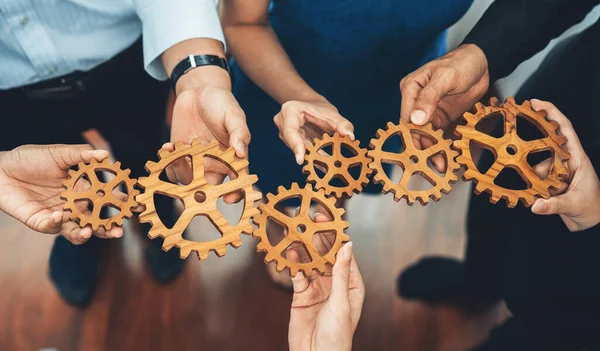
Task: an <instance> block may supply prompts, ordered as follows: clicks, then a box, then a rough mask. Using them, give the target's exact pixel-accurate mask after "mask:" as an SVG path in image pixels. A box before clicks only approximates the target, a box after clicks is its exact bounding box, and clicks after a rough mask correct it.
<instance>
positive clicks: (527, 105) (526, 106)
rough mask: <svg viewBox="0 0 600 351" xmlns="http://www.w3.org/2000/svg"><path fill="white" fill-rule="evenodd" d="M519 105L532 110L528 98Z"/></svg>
mask: <svg viewBox="0 0 600 351" xmlns="http://www.w3.org/2000/svg"><path fill="white" fill-rule="evenodd" d="M521 106H522V107H524V108H526V109H528V110H532V111H533V109H532V108H531V101H529V100H525V101H523V103H522V104H521Z"/></svg>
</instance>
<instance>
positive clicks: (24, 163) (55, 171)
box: [0, 145, 125, 244]
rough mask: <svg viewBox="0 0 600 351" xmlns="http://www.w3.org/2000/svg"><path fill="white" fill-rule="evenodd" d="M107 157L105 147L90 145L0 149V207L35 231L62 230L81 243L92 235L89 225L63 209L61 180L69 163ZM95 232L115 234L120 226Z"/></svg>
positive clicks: (114, 236)
mask: <svg viewBox="0 0 600 351" xmlns="http://www.w3.org/2000/svg"><path fill="white" fill-rule="evenodd" d="M107 157H108V151H105V150H93V149H92V147H91V146H90V145H45V146H40V145H25V146H20V147H18V148H16V149H13V150H11V151H4V152H0V209H1V210H2V211H4V212H6V213H7V214H9V215H10V216H12V217H14V218H15V219H17V220H19V221H21V222H22V223H24V224H25V225H27V226H28V227H29V228H31V229H33V230H35V231H37V232H40V233H46V234H58V233H61V234H62V235H64V236H65V238H67V239H68V240H69V241H70V242H72V243H73V244H82V243H84V242H86V241H87V240H88V239H89V238H90V237H91V236H92V229H91V228H90V227H89V226H87V227H85V228H80V227H79V224H77V223H75V222H73V221H71V220H69V215H68V214H67V213H64V212H63V210H62V206H63V203H64V201H62V200H61V199H60V193H61V192H63V191H64V188H63V187H62V184H63V181H64V180H65V179H67V178H68V176H69V175H68V171H69V168H71V167H72V166H75V165H77V164H78V163H79V162H90V161H91V160H92V159H96V160H98V161H102V160H104V159H105V158H107ZM82 186H83V187H85V186H86V184H85V183H83V185H82ZM87 186H89V183H88V184H87ZM115 195H116V196H125V195H124V194H122V193H119V194H117V193H115ZM94 235H96V236H98V237H101V238H118V237H121V236H122V235H123V229H122V228H121V227H116V226H113V227H112V228H111V229H110V230H109V231H104V230H99V231H97V232H95V233H94Z"/></svg>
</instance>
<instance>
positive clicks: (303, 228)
mask: <svg viewBox="0 0 600 351" xmlns="http://www.w3.org/2000/svg"><path fill="white" fill-rule="evenodd" d="M296 230H297V231H298V233H300V234H304V232H306V226H305V225H304V224H298V226H297V227H296Z"/></svg>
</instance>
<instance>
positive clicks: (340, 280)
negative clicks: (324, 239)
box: [330, 242, 352, 311]
mask: <svg viewBox="0 0 600 351" xmlns="http://www.w3.org/2000/svg"><path fill="white" fill-rule="evenodd" d="M351 261H352V242H348V243H346V245H344V246H343V247H342V249H341V250H340V252H339V253H338V256H337V261H336V262H335V265H333V279H332V284H331V297H330V301H331V303H332V304H334V305H335V306H338V308H344V307H346V308H348V311H349V308H350V299H349V292H348V290H349V285H350V263H351Z"/></svg>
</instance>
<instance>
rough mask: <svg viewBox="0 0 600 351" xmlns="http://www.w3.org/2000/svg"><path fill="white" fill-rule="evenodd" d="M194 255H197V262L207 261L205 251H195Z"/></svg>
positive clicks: (206, 252)
mask: <svg viewBox="0 0 600 351" xmlns="http://www.w3.org/2000/svg"><path fill="white" fill-rule="evenodd" d="M196 253H197V254H198V259H199V260H206V259H208V251H205V250H203V251H200V250H198V251H196Z"/></svg>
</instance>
